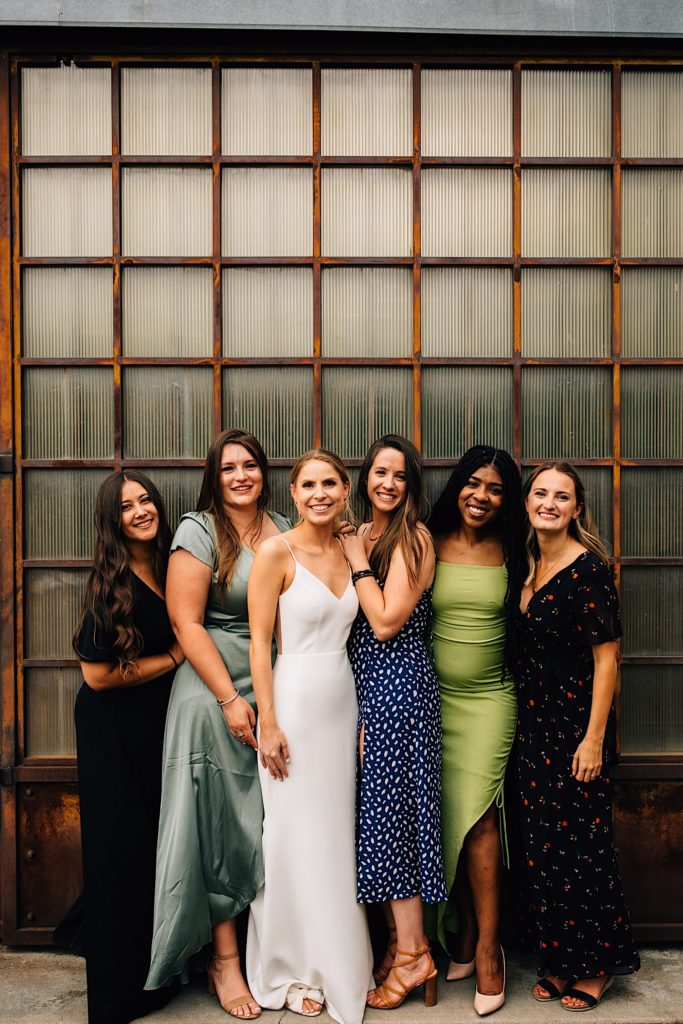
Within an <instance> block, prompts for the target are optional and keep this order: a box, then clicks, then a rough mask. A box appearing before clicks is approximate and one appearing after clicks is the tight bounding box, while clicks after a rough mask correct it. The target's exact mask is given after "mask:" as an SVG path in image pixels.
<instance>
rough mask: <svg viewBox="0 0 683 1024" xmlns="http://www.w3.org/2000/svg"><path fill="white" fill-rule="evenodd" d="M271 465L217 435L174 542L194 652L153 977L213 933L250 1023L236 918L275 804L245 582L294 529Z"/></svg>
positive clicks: (185, 634)
mask: <svg viewBox="0 0 683 1024" xmlns="http://www.w3.org/2000/svg"><path fill="white" fill-rule="evenodd" d="M268 497H269V491H268V465H267V461H266V457H265V454H264V452H263V449H262V448H261V446H260V444H259V443H258V441H257V440H256V438H255V437H253V435H251V434H247V433H245V432H244V431H241V430H225V431H223V433H222V434H219V435H218V437H216V438H215V439H214V441H213V443H212V444H211V447H210V448H209V453H208V455H207V459H206V465H205V469H204V478H203V480H202V487H201V492H200V496H199V501H198V504H197V511H196V512H190V513H188V514H187V515H185V516H183V517H182V519H181V521H180V525H179V526H178V529H177V531H176V534H175V537H174V538H173V543H172V545H171V552H172V553H171V558H170V561H169V571H168V582H167V588H166V595H167V602H168V611H169V615H170V618H171V623H172V625H173V628H174V630H175V633H176V636H177V637H178V640H179V642H180V645H181V647H182V649H183V652H184V653H185V655H186V658H187V660H186V661H185V663H184V664H183V665H182V666H181V669H182V670H181V671H179V672H178V673H177V674H176V678H175V682H174V684H173V690H172V693H171V700H170V704H169V708H168V718H167V722H166V735H165V740H164V762H163V788H162V800H161V818H160V822H159V841H158V846H157V876H156V891H155V906H154V938H153V943H152V963H151V967H150V972H149V977H148V979H147V986H146V987H147V988H148V989H156V988H160V987H161V986H163V985H168V984H170V983H171V982H172V981H173V979H174V978H177V977H180V978H181V980H187V973H188V971H187V968H188V961H189V960H190V958H191V957H192V956H193V955H194V954H195V953H198V952H199V951H200V950H202V949H203V948H204V947H205V946H207V945H208V944H209V943H211V942H212V943H213V957H212V959H211V962H210V964H209V969H208V975H209V991H210V992H211V993H216V994H217V995H218V998H219V1001H220V1003H221V1005H222V1007H223V1009H224V1010H226V1011H227V1012H229V1013H230V1014H231V1015H232V1016H234V1017H237V1018H239V1019H243V1020H251V1019H254V1018H255V1017H258V1016H259V1014H260V1012H261V1010H260V1007H259V1006H258V1005H257V1004H256V1003H255V1002H254V999H253V997H252V995H251V993H250V992H249V990H248V988H247V985H246V983H245V981H244V978H243V975H242V972H241V969H240V962H239V953H238V949H237V937H236V930H235V917H236V916H237V915H238V914H239V913H240V912H241V911H242V910H244V909H245V907H247V906H249V904H250V903H251V901H252V900H253V898H254V896H255V895H256V893H257V891H258V889H259V888H260V887H261V886H262V885H263V863H262V857H261V831H262V820H263V805H262V802H261V791H260V787H259V781H258V772H257V765H256V739H255V737H254V727H255V724H256V718H255V714H254V694H253V690H252V682H251V674H250V669H249V622H248V614H247V582H248V577H249V572H250V570H251V565H252V562H253V559H254V552H255V551H256V550H257V549H258V548H259V547H260V545H261V544H262V543H263V541H264V540H266V539H267V538H268V537H273V536H276V535H277V534H278V533H279V532H282V531H283V530H286V529H288V528H289V526H290V523H289V521H288V520H286V519H285V518H284V517H283V516H279V515H277V514H276V513H272V512H267V511H266V508H267V502H268Z"/></svg>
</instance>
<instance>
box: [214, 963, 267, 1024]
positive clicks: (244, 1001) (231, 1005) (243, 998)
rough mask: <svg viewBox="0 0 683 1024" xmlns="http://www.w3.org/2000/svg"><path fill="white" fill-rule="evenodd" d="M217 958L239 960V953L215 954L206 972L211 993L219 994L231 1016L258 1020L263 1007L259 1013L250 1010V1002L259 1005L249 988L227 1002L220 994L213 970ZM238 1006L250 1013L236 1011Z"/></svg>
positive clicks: (219, 1000) (220, 1000) (222, 1003)
mask: <svg viewBox="0 0 683 1024" xmlns="http://www.w3.org/2000/svg"><path fill="white" fill-rule="evenodd" d="M215 960H239V953H228V954H227V955H226V956H221V955H220V954H218V953H214V954H213V956H212V957H211V963H210V964H209V967H208V970H207V974H206V978H207V983H208V989H209V995H210V996H218V1002H219V1003H220V1004H221V1006H222V1007H223V1009H224V1010H225V1012H226V1013H229V1014H230V1016H231V1017H234V1018H235V1019H236V1020H256V1018H257V1017H260V1016H261V1007H260V1006H259V1010H258V1013H252V1012H251V1010H249V1003H252V1004H253V1005H254V1006H258V1003H257V1002H256V1000H255V999H254V997H253V996H252V994H251V992H249V991H248V990H246V991H245V992H243V993H242V995H240V996H237V997H236V998H235V999H229V1000H228V1002H227V1003H224V1002H223V1000H222V999H221V997H220V996H219V995H218V992H217V991H216V979H215V978H214V977H213V974H212V971H211V968H212V966H213V963H214V961H215ZM238 1006H244V1007H245V1008H246V1010H248V1013H234V1012H233V1011H234V1010H236V1009H237V1007H238Z"/></svg>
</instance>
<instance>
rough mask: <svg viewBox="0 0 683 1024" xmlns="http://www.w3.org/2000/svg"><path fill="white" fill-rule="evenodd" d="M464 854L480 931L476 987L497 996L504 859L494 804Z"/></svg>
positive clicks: (500, 970) (500, 982)
mask: <svg viewBox="0 0 683 1024" xmlns="http://www.w3.org/2000/svg"><path fill="white" fill-rule="evenodd" d="M464 853H465V856H466V863H467V873H468V876H469V881H470V887H471V890H472V902H473V905H474V914H475V917H476V920H477V928H478V931H479V938H478V939H477V945H476V950H475V958H476V972H477V988H478V989H479V991H480V992H481V994H482V995H497V994H498V993H499V992H501V991H502V988H503V958H502V955H501V949H500V935H499V918H500V875H501V859H502V858H501V852H500V836H499V834H498V820H497V814H496V808H495V806H494V805H493V804H492V805H491V806H490V807H489V808H488V810H487V811H485V812H484V814H482V816H481V818H480V819H479V821H478V822H477V823H476V824H475V825H473V827H472V828H471V829H470V831H469V832H468V833H467V837H466V838H465V844H464Z"/></svg>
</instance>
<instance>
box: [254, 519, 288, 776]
mask: <svg viewBox="0 0 683 1024" xmlns="http://www.w3.org/2000/svg"><path fill="white" fill-rule="evenodd" d="M290 563H291V557H290V555H289V552H288V551H287V548H286V547H285V545H284V544H283V543H282V541H280V540H279V539H278V538H277V537H271V538H270V539H269V540H266V541H264V542H263V544H262V545H261V546H260V548H259V549H258V552H257V553H256V557H255V558H254V564H253V566H252V569H251V572H250V574H249V633H250V636H251V642H250V644H249V662H250V664H251V678H252V682H253V684H254V694H255V696H256V703H257V705H258V714H259V730H260V736H259V740H260V756H261V764H262V765H263V767H264V768H267V769H268V771H269V772H270V774H271V776H272V777H273V778H274V779H280V780H282V779H285V778H286V777H287V775H288V772H287V765H288V764H289V748H288V747H287V738H286V736H285V734H284V733H283V732H282V730H281V729H280V727H279V726H278V724H277V720H276V717H275V706H274V703H273V667H272V663H271V655H272V646H273V630H274V628H275V617H276V615H277V603H278V598H279V597H280V594H281V593H282V591H283V589H284V588H285V585H286V583H287V582H288V579H287V577H288V569H289V566H290Z"/></svg>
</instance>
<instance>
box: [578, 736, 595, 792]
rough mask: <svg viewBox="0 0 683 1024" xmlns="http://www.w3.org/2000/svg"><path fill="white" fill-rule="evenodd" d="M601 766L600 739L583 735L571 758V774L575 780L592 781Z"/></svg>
mask: <svg viewBox="0 0 683 1024" xmlns="http://www.w3.org/2000/svg"><path fill="white" fill-rule="evenodd" d="M601 768H602V740H592V739H589V738H588V737H587V736H584V738H583V739H582V740H581V742H580V743H579V745H578V747H577V748H576V753H575V754H574V757H573V759H572V775H573V776H574V778H575V779H576V780H577V782H592V781H593V779H597V777H598V776H599V774H600V769H601Z"/></svg>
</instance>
